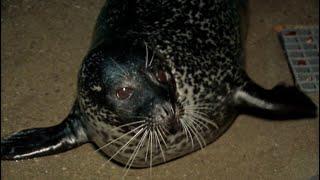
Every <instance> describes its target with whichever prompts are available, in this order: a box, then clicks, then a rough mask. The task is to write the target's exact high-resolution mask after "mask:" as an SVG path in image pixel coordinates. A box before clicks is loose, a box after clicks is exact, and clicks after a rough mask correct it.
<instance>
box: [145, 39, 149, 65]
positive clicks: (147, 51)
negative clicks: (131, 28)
mask: <svg viewBox="0 0 320 180" xmlns="http://www.w3.org/2000/svg"><path fill="white" fill-rule="evenodd" d="M144 45H145V46H146V57H145V61H146V62H145V68H146V69H147V68H148V64H149V63H148V61H149V50H148V44H147V43H146V42H144Z"/></svg>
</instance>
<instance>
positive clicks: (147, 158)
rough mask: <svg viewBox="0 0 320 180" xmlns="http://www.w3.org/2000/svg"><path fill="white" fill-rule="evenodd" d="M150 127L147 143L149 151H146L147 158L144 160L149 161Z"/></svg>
mask: <svg viewBox="0 0 320 180" xmlns="http://www.w3.org/2000/svg"><path fill="white" fill-rule="evenodd" d="M150 131H151V130H150V129H149V130H148V144H147V151H146V155H145V158H144V161H145V162H147V160H148V153H149V146H150V135H151V134H150Z"/></svg>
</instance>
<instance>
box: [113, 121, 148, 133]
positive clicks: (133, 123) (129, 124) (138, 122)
mask: <svg viewBox="0 0 320 180" xmlns="http://www.w3.org/2000/svg"><path fill="white" fill-rule="evenodd" d="M144 122H145V121H144V120H142V121H135V122H131V123H126V124H123V125H121V126H117V127H115V128H113V129H111V130H110V131H115V130H117V129H120V128H123V127H127V126H131V125H135V124H141V123H144Z"/></svg>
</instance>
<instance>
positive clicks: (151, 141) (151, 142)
mask: <svg viewBox="0 0 320 180" xmlns="http://www.w3.org/2000/svg"><path fill="white" fill-rule="evenodd" d="M152 130H153V129H152ZM152 130H151V131H150V133H151V136H150V137H151V140H150V166H149V169H150V177H152V162H153V153H152V150H153V148H152V147H153V146H152V145H153V143H154V142H153V131H152Z"/></svg>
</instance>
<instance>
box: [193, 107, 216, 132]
mask: <svg viewBox="0 0 320 180" xmlns="http://www.w3.org/2000/svg"><path fill="white" fill-rule="evenodd" d="M190 116H192V117H194V118H196V119H198V120H200V121H203V122H206V123H208V124H211V125H212V126H214V127H215V128H216V129H219V126H218V125H217V123H215V122H213V121H212V120H211V119H209V118H207V117H205V116H204V115H201V113H200V112H198V111H194V112H193V114H190Z"/></svg>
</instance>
